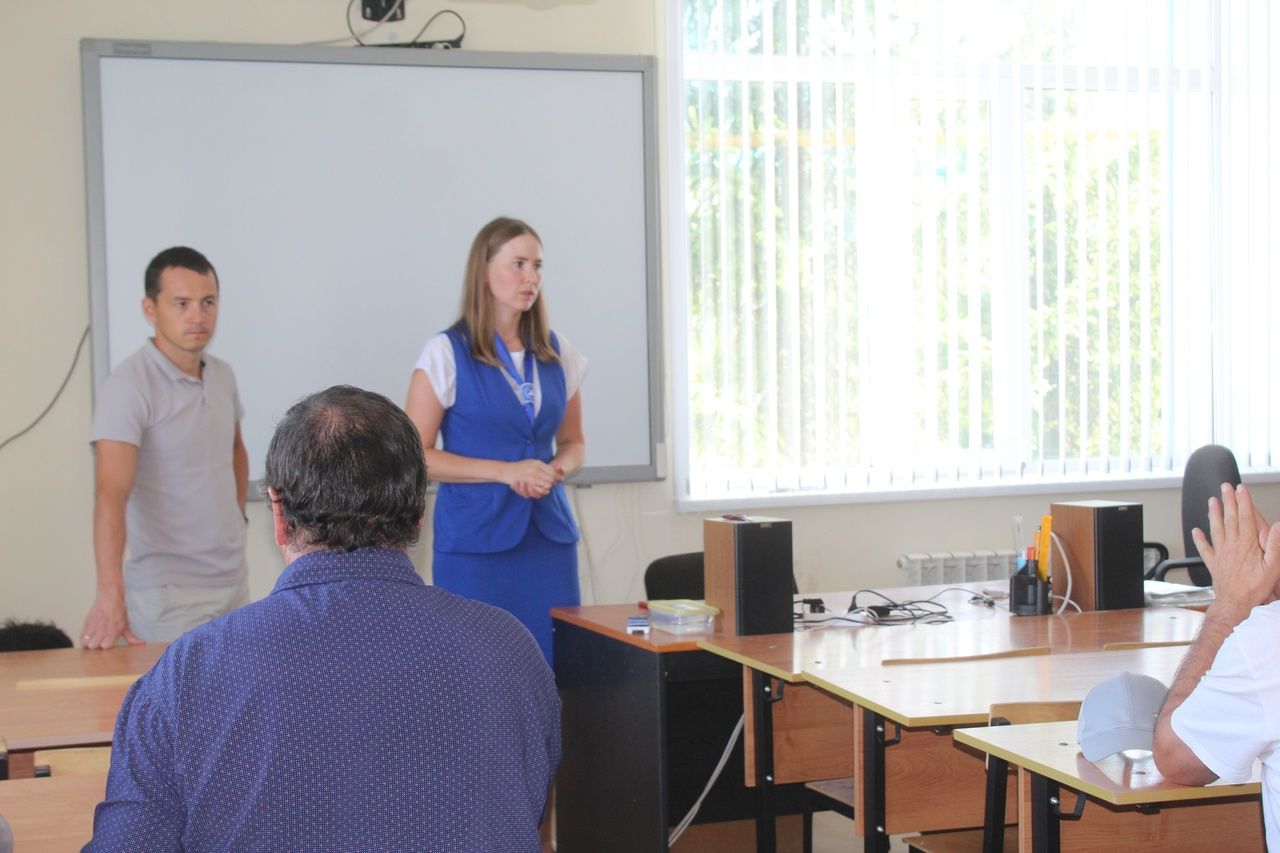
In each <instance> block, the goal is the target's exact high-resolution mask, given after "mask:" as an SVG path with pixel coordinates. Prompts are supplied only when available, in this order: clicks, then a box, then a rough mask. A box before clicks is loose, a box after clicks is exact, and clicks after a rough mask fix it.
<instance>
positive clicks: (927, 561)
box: [898, 548, 1018, 586]
mask: <svg viewBox="0 0 1280 853" xmlns="http://www.w3.org/2000/svg"><path fill="white" fill-rule="evenodd" d="M1017 561H1018V554H1017V552H1016V551H1013V550H1010V549H1008V548H1006V549H1004V550H1001V551H952V552H945V551H944V552H937V553H930V554H903V555H902V556H901V557H899V558H898V568H899V569H901V570H902V572H903V574H904V575H905V576H904V577H903V579H902V583H903V585H904V586H920V585H921V584H935V583H963V582H965V581H985V580H1002V579H1004V578H1007V577H1009V576H1010V575H1012V574H1013V572H1014V570H1015V569H1016V568H1017Z"/></svg>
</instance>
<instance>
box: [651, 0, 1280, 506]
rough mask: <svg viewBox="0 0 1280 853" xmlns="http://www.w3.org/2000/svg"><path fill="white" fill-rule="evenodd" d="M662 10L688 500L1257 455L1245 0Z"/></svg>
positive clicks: (1265, 300)
mask: <svg viewBox="0 0 1280 853" xmlns="http://www.w3.org/2000/svg"><path fill="white" fill-rule="evenodd" d="M672 2H673V4H674V5H675V6H676V7H678V12H679V14H678V16H675V17H673V20H677V21H678V22H679V26H680V52H679V55H680V67H681V91H680V98H679V99H678V100H677V101H675V103H673V112H674V115H675V118H676V120H677V121H678V122H679V124H680V126H682V127H683V135H682V141H681V143H682V149H681V150H680V151H679V152H678V153H679V156H678V158H673V160H675V161H677V162H678V163H680V164H682V166H683V175H682V178H681V180H682V186H681V191H682V192H681V195H682V203H683V207H684V217H685V222H686V224H687V227H686V229H685V231H684V236H685V237H686V239H687V245H686V246H685V247H683V249H684V251H685V255H684V259H685V260H686V261H687V272H688V274H687V277H681V278H682V279H684V278H687V281H685V282H684V283H685V285H686V289H685V291H684V295H683V299H682V302H677V305H681V304H682V307H683V310H684V311H685V312H686V317H685V318H684V319H685V323H686V340H685V342H684V347H685V350H686V358H685V364H684V365H683V368H684V375H683V376H682V377H680V378H681V379H683V380H684V382H686V383H687V384H686V389H685V390H686V391H687V393H686V394H684V395H680V399H678V400H677V416H678V417H681V418H683V419H684V422H683V424H682V426H683V429H682V430H680V431H679V432H680V433H681V434H683V435H685V436H686V439H685V441H684V442H683V444H684V446H683V447H682V448H680V449H679V450H678V451H677V467H678V476H679V478H680V487H679V488H680V491H681V493H682V494H681V497H683V498H686V499H693V500H698V499H710V500H718V499H726V498H727V499H732V498H749V497H762V496H775V497H776V496H780V495H786V494H796V493H798V494H808V495H811V494H813V493H827V494H834V495H839V494H853V493H858V492H876V493H880V492H884V491H896V490H921V489H924V490H929V489H938V488H956V487H968V486H990V485H1001V484H1004V485H1009V484H1024V483H1030V482H1046V481H1049V482H1063V481H1066V480H1072V481H1082V480H1089V479H1093V478H1106V477H1134V476H1139V477H1141V476H1150V475H1159V474H1164V475H1168V474H1169V473H1170V472H1179V471H1180V470H1181V464H1182V460H1183V459H1184V458H1185V456H1186V455H1187V454H1188V453H1189V452H1190V451H1191V450H1193V449H1194V448H1195V447H1197V446H1199V445H1201V444H1204V443H1208V442H1209V441H1213V440H1218V441H1222V442H1224V443H1229V444H1232V445H1233V449H1236V450H1237V454H1238V455H1240V456H1241V457H1242V458H1241V463H1242V465H1244V466H1245V467H1246V468H1250V467H1254V468H1257V467H1268V466H1269V465H1270V447H1271V446H1272V443H1273V442H1274V441H1275V439H1276V438H1277V434H1276V428H1277V427H1276V425H1277V423H1280V420H1278V419H1277V417H1276V416H1275V415H1276V414H1277V412H1276V408H1277V406H1280V395H1277V394H1275V393H1272V391H1273V389H1274V388H1275V385H1276V383H1275V380H1273V379H1272V378H1270V377H1271V375H1272V374H1273V373H1274V371H1269V370H1268V367H1269V365H1268V364H1267V360H1268V357H1269V355H1270V349H1269V347H1268V346H1267V344H1266V339H1267V329H1268V326H1269V324H1270V323H1271V322H1273V321H1274V319H1275V318H1274V315H1273V312H1271V310H1270V309H1271V302H1270V299H1271V297H1270V295H1269V294H1270V292H1271V289H1272V288H1271V286H1270V285H1271V284H1272V282H1271V280H1270V273H1271V266H1270V254H1271V251H1272V250H1271V246H1272V245H1280V244H1277V236H1278V235H1277V216H1276V215H1275V213H1273V209H1274V208H1275V204H1276V200H1277V199H1278V198H1280V194H1278V192H1277V184H1276V180H1275V177H1274V173H1273V171H1272V170H1271V168H1270V165H1269V163H1268V160H1269V154H1270V151H1271V149H1272V148H1273V147H1274V146H1275V139H1274V138H1273V136H1272V132H1271V117H1272V116H1275V115H1277V110H1276V98H1277V94H1276V92H1277V89H1280V85H1278V84H1277V72H1276V70H1275V68H1274V67H1273V66H1272V65H1271V62H1270V59H1269V55H1270V51H1269V48H1270V45H1272V44H1276V45H1280V38H1277V27H1276V24H1275V22H1274V21H1273V20H1272V18H1271V16H1270V12H1269V8H1268V6H1267V4H1266V2H1264V0H1249V1H1248V2H1241V3H1225V2H1179V0H1172V2H1170V0H1161V1H1160V2H1154V0H1135V2H1125V3H1112V2H1066V0H1053V2H1048V0H1042V2H1013V0H970V2H965V3H951V2H944V0H932V1H931V2H907V0H857V2H854V0H672ZM1277 367H1278V369H1280V366H1277Z"/></svg>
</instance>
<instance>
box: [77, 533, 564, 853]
mask: <svg viewBox="0 0 1280 853" xmlns="http://www.w3.org/2000/svg"><path fill="white" fill-rule="evenodd" d="M559 760H560V700H559V698H558V696H557V695H556V691H555V684H554V681H553V679H552V675H551V672H550V670H549V669H548V667H547V664H546V662H545V660H544V659H543V657H542V654H541V653H540V652H539V650H538V646H537V644H536V643H535V642H534V641H533V638H532V637H531V636H530V635H529V633H528V631H526V630H525V629H524V627H523V626H521V625H520V624H519V623H518V622H517V621H516V620H515V619H514V618H512V617H511V616H509V615H508V614H506V613H504V612H502V611H500V610H498V609H496V608H494V607H490V606H488V605H485V604H480V603H478V602H474V601H469V600H467V599H464V598H460V597H458V596H455V595H452V594H450V593H448V592H445V591H444V590H440V589H436V588H434V587H430V586H427V585H426V584H425V583H423V581H422V579H421V578H419V577H418V575H417V574H416V573H415V572H414V570H413V565H412V563H410V561H409V558H408V557H407V556H406V555H405V554H404V553H403V552H400V551H389V550H362V551H356V552H353V553H345V552H337V551H321V552H317V553H313V554H308V555H306V556H303V557H301V558H299V559H297V560H295V561H294V562H293V563H291V564H290V565H289V566H288V567H286V569H285V571H284V573H283V574H282V575H281V577H280V580H279V582H278V583H277V584H276V586H275V589H274V590H273V591H272V593H271V595H269V596H268V597H266V598H264V599H262V600H261V601H258V602H255V603H253V604H250V605H248V606H246V607H243V608H241V609H240V610H237V611H235V612H234V613H230V614H228V615H226V616H224V617H222V618H220V619H217V620H214V621H213V622H210V623H208V624H206V625H203V626H201V627H200V628H197V629H195V630H194V631H191V632H189V633H187V634H184V635H183V636H182V637H180V638H179V639H178V640H177V641H176V642H175V643H173V645H171V646H170V647H169V649H168V650H167V651H166V652H165V654H164V656H163V657H162V658H161V659H160V660H159V661H158V662H157V663H156V665H155V667H153V668H152V670H151V671H150V672H148V673H147V674H146V675H144V676H143V677H142V678H141V679H139V681H138V682H137V683H136V684H135V685H134V686H133V688H132V689H131V690H130V691H129V693H128V695H127V696H126V697H125V700H124V705H123V707H122V708H121V709H120V716H119V718H118V719H117V721H116V730H115V738H114V747H113V750H112V756H111V771H110V774H109V775H108V777H107V793H106V799H105V801H104V802H102V803H101V804H100V805H99V806H98V808H97V811H96V813H95V815H94V837H93V840H92V841H91V842H90V843H89V845H88V846H87V847H86V848H85V849H86V850H95V851H100V850H144V849H145V850H438V851H449V853H454V851H468V850H475V851H481V850H483V851H506V850H511V851H538V850H540V849H541V847H540V844H539V841H538V824H539V820H540V818H541V816H542V811H543V807H544V805H545V802H546V796H547V790H548V788H549V786H550V784H551V779H552V775H553V774H554V772H555V768H556V765H557V763H558V762H559Z"/></svg>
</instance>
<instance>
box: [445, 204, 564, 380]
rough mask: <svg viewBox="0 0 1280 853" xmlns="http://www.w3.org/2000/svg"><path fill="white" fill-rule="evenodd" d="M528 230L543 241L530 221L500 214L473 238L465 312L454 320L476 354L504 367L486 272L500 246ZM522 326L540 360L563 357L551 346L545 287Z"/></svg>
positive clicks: (523, 317)
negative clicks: (498, 349)
mask: <svg viewBox="0 0 1280 853" xmlns="http://www.w3.org/2000/svg"><path fill="white" fill-rule="evenodd" d="M525 234H528V235H529V236H531V237H532V238H533V239H535V240H537V241H538V245H542V238H541V237H539V236H538V232H537V231H534V230H533V228H532V227H530V226H529V225H528V223H525V222H522V221H520V220H519V219H512V218H510V217H507V216H499V217H498V218H497V219H495V220H493V221H492V222H490V223H489V224H488V225H485V226H484V227H483V228H481V229H480V233H478V234H476V238H475V239H474V240H472V241H471V251H470V253H468V255H467V272H466V278H465V279H464V280H463V287H462V316H461V317H459V318H458V322H457V323H454V328H455V329H459V330H460V331H461V332H462V333H463V334H465V335H466V336H467V337H468V339H469V343H470V345H471V357H472V358H474V359H476V360H477V361H481V362H484V363H485V364H491V365H493V366H494V367H502V361H501V360H500V359H499V358H498V352H497V349H496V348H495V347H494V344H493V331H494V330H493V297H492V296H491V295H490V293H489V282H488V280H487V279H486V277H485V275H486V272H487V268H488V265H489V261H491V260H493V256H494V255H496V254H497V253H498V250H499V249H501V248H502V247H503V246H505V245H506V244H507V243H508V242H510V241H511V240H514V239H515V238H516V237H521V236H523V235H525ZM519 330H520V339H521V340H523V341H524V344H525V347H526V348H527V352H531V353H533V355H534V357H535V358H537V359H538V361H541V362H544V363H546V362H553V361H559V356H557V355H556V351H555V348H554V347H552V346H551V327H550V325H549V324H548V323H547V308H546V304H545V303H544V302H543V301H542V289H541V288H539V289H538V296H537V297H536V298H535V299H534V300H533V304H532V305H531V306H529V310H528V311H525V312H524V313H523V314H521V315H520V326H519Z"/></svg>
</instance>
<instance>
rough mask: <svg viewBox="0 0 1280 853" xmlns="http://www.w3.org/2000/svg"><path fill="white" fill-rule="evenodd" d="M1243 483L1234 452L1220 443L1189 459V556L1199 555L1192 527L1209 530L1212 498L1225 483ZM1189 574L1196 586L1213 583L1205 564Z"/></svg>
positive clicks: (1185, 512) (1185, 492) (1185, 486)
mask: <svg viewBox="0 0 1280 853" xmlns="http://www.w3.org/2000/svg"><path fill="white" fill-rule="evenodd" d="M1223 483H1230V484H1231V485H1233V486H1238V485H1240V468H1239V466H1237V465H1236V458H1235V456H1233V455H1232V454H1231V451H1230V450H1228V449H1227V448H1225V447H1223V446H1221V445H1219V444H1206V445H1205V446H1204V447H1201V448H1199V449H1198V450H1196V451H1195V452H1194V453H1192V454H1191V456H1190V457H1188V458H1187V467H1186V470H1185V471H1184V472H1183V474H1182V546H1183V548H1184V549H1185V551H1184V552H1183V553H1185V554H1186V556H1187V557H1196V556H1198V552H1197V551H1196V543H1195V540H1194V539H1192V538H1191V530H1192V528H1195V527H1198V528H1200V529H1201V530H1203V531H1205V532H1206V533H1207V532H1208V531H1209V498H1212V497H1217V496H1218V495H1220V494H1221V489H1222V484H1223ZM1187 574H1188V575H1190V577H1191V582H1192V583H1193V584H1195V585H1196V586H1208V585H1209V584H1210V583H1212V582H1213V579H1212V577H1211V576H1210V575H1209V570H1208V569H1206V568H1205V567H1204V566H1203V565H1199V566H1188V567H1187Z"/></svg>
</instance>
